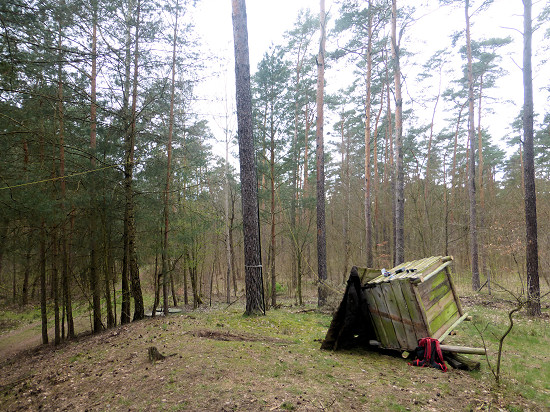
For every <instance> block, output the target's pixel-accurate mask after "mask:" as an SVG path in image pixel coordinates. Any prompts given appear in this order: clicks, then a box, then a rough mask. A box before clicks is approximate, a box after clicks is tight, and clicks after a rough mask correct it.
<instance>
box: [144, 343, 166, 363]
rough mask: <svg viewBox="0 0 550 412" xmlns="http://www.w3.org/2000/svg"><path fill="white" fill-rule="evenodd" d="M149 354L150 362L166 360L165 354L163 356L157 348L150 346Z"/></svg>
mask: <svg viewBox="0 0 550 412" xmlns="http://www.w3.org/2000/svg"><path fill="white" fill-rule="evenodd" d="M147 353H148V355H149V360H150V361H151V362H152V363H154V362H156V361H160V360H163V359H165V358H166V356H164V355H163V354H161V353H160V352H159V351H158V349H157V348H156V346H150V347H149V349H147Z"/></svg>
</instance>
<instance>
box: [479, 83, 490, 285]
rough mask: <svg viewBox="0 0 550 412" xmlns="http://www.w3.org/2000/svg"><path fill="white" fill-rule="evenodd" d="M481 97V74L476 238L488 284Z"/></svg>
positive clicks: (482, 272)
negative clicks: (477, 224)
mask: <svg viewBox="0 0 550 412" xmlns="http://www.w3.org/2000/svg"><path fill="white" fill-rule="evenodd" d="M482 96H483V74H482V75H481V76H480V79H479V96H478V108H477V110H478V112H477V113H478V114H477V116H478V123H477V154H478V159H479V160H478V162H479V165H478V171H479V173H478V188H479V205H480V208H479V210H478V216H479V226H478V227H479V229H480V230H479V233H478V235H479V237H478V248H479V250H478V253H479V261H480V262H481V274H484V275H485V276H486V277H487V282H489V274H488V273H487V256H485V243H484V240H485V188H484V184H483V172H484V171H483V168H484V166H483V135H482V130H481V102H482ZM487 286H488V288H487V289H488V290H489V293H490V291H491V286H490V284H489V283H488V284H487Z"/></svg>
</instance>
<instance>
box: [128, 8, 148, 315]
mask: <svg viewBox="0 0 550 412" xmlns="http://www.w3.org/2000/svg"><path fill="white" fill-rule="evenodd" d="M140 11H141V0H138V3H137V13H136V14H137V17H136V19H137V22H136V39H135V50H134V79H133V92H132V123H131V127H130V136H129V137H130V138H129V151H128V160H127V164H128V166H129V168H128V176H127V183H126V208H127V217H128V263H129V269H130V284H131V289H132V296H133V298H134V318H133V320H140V319H143V318H144V317H145V308H144V306H143V296H142V294H141V284H140V280H139V267H138V262H137V253H136V219H135V210H134V191H133V188H132V185H133V172H134V147H135V141H136V133H137V131H136V117H137V88H138V59H139V29H140Z"/></svg>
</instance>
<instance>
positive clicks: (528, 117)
mask: <svg viewBox="0 0 550 412" xmlns="http://www.w3.org/2000/svg"><path fill="white" fill-rule="evenodd" d="M531 3H532V2H531V0H523V99H524V102H523V156H524V161H523V167H524V181H525V229H526V247H525V252H526V255H525V260H526V266H527V298H528V303H527V311H528V313H529V314H530V315H531V316H540V315H541V305H540V284H539V259H538V239H537V237H538V235H537V197H536V188H535V160H534V159H535V153H534V147H533V110H534V109H533V73H532V67H531V53H532V52H531V43H532V35H533V28H532V18H531V8H532V4H531Z"/></svg>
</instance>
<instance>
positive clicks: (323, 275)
mask: <svg viewBox="0 0 550 412" xmlns="http://www.w3.org/2000/svg"><path fill="white" fill-rule="evenodd" d="M319 3H320V10H321V14H320V24H321V39H320V42H319V43H320V44H319V54H318V55H317V123H316V126H317V130H316V136H315V137H316V140H317V151H316V155H317V276H318V280H319V285H318V288H317V303H318V306H323V305H324V304H325V303H326V298H327V297H326V289H325V285H324V283H325V282H326V280H327V243H326V242H327V240H326V224H325V152H324V146H323V145H324V142H323V140H324V137H323V126H324V119H323V101H324V90H325V41H326V16H325V0H320V2H319Z"/></svg>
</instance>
